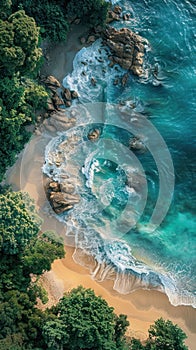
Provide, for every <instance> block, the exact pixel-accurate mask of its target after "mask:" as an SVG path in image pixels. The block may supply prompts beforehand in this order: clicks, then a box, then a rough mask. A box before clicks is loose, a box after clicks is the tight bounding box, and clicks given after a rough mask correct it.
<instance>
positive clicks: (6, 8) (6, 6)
mask: <svg viewBox="0 0 196 350" xmlns="http://www.w3.org/2000/svg"><path fill="white" fill-rule="evenodd" d="M11 6H12V1H11V0H3V1H1V5H0V18H1V19H6V18H7V17H8V16H9V15H10V14H11Z"/></svg>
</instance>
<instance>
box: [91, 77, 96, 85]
mask: <svg viewBox="0 0 196 350" xmlns="http://www.w3.org/2000/svg"><path fill="white" fill-rule="evenodd" d="M91 84H92V85H93V86H96V84H97V80H96V79H95V78H93V77H92V78H91Z"/></svg>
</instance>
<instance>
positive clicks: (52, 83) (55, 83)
mask: <svg viewBox="0 0 196 350" xmlns="http://www.w3.org/2000/svg"><path fill="white" fill-rule="evenodd" d="M44 83H45V84H46V85H49V86H53V87H56V88H58V87H61V84H60V83H59V81H58V80H57V79H56V78H55V77H53V75H49V76H48V77H46V78H45V79H44Z"/></svg>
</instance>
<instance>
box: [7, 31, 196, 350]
mask: <svg viewBox="0 0 196 350" xmlns="http://www.w3.org/2000/svg"><path fill="white" fill-rule="evenodd" d="M79 35H81V29H80V28H78V30H77V31H74V32H71V33H70V36H69V38H68V43H67V44H66V45H63V44H59V45H55V47H53V48H52V47H51V48H50V49H49V50H50V51H49V52H50V61H49V64H46V65H45V67H44V68H43V71H42V74H46V75H55V76H56V77H57V78H58V79H60V80H62V79H63V77H64V76H65V75H66V74H67V73H68V72H71V69H72V61H73V57H74V55H75V53H76V52H77V51H78V50H79V49H80V48H81V47H82V45H80V43H79V39H78V36H79ZM42 131H43V129H42ZM50 138H51V136H50V133H48V132H46V134H45V136H44V137H43V134H40V133H39V132H38V133H37V135H34V136H33V137H32V140H31V141H30V142H29V144H28V145H27V147H26V148H25V149H24V151H23V152H22V153H21V154H20V156H19V158H18V161H17V162H16V164H15V165H14V166H13V167H12V168H10V169H9V171H8V173H7V183H10V184H12V185H13V189H14V190H18V189H21V190H23V191H27V192H29V194H30V196H31V197H32V198H34V200H35V204H36V207H37V209H38V212H39V215H40V216H41V217H42V218H43V220H44V222H43V225H42V230H46V229H50V230H55V231H57V232H58V233H59V234H60V235H62V236H64V235H65V228H64V226H63V225H62V224H61V223H59V222H58V221H57V220H56V219H55V217H54V216H53V213H52V210H51V208H50V206H49V203H48V202H47V199H46V195H45V191H44V185H43V176H42V171H41V167H42V165H43V159H44V147H45V145H46V144H47V142H48V141H49V139H50ZM65 250H66V257H65V259H61V260H56V261H55V262H54V263H53V265H52V269H51V271H49V272H47V273H45V274H44V276H43V280H42V283H43V285H44V286H45V288H46V289H47V291H48V295H49V299H50V300H49V303H48V304H47V305H48V306H50V305H52V304H53V303H55V302H57V300H59V298H60V297H61V296H62V295H63V293H64V292H67V291H69V290H71V289H72V288H74V287H77V286H78V285H83V286H84V287H86V288H92V289H94V291H95V293H96V294H97V295H101V296H102V297H103V298H105V299H106V300H107V302H108V304H109V305H110V306H113V307H114V309H115V312H116V313H117V314H120V313H124V314H127V316H128V319H129V321H130V327H129V330H128V335H129V336H135V337H138V338H141V339H145V338H146V336H147V330H148V328H149V326H150V324H152V323H153V322H154V321H155V320H156V319H157V318H159V317H163V318H164V319H170V320H172V322H174V323H177V324H178V325H179V326H180V327H181V328H182V329H183V330H184V331H185V333H186V334H187V336H188V340H187V342H186V343H187V345H188V346H189V348H190V349H191V350H193V349H194V344H195V342H196V323H195V310H194V309H193V308H192V307H188V306H178V307H174V306H172V305H171V304H170V303H169V300H168V298H167V296H166V295H165V294H163V293H160V292H157V291H147V290H139V291H135V292H133V293H131V294H128V295H121V294H119V293H117V292H116V291H114V290H113V281H111V280H107V281H104V282H96V281H94V280H93V279H92V278H91V275H90V272H89V270H88V269H87V268H85V267H82V266H80V265H78V264H76V263H75V262H74V260H73V258H72V254H73V252H74V248H73V247H70V246H68V245H67V246H65Z"/></svg>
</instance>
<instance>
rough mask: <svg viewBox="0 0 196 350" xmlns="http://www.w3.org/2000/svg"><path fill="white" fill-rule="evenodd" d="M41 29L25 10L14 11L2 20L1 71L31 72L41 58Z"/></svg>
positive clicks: (6, 72)
mask: <svg viewBox="0 0 196 350" xmlns="http://www.w3.org/2000/svg"><path fill="white" fill-rule="evenodd" d="M38 37H39V30H38V28H37V27H36V24H35V21H34V19H33V18H31V17H28V16H27V15H26V14H25V12H24V11H18V12H15V13H13V14H12V15H11V16H10V17H9V18H8V19H7V20H6V21H2V20H0V73H1V74H2V75H4V76H5V75H7V76H8V75H13V73H15V72H18V71H19V72H21V73H22V74H24V73H25V74H29V72H31V71H33V70H34V69H35V67H36V65H37V63H38V62H39V60H40V57H41V49H39V48H38Z"/></svg>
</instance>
